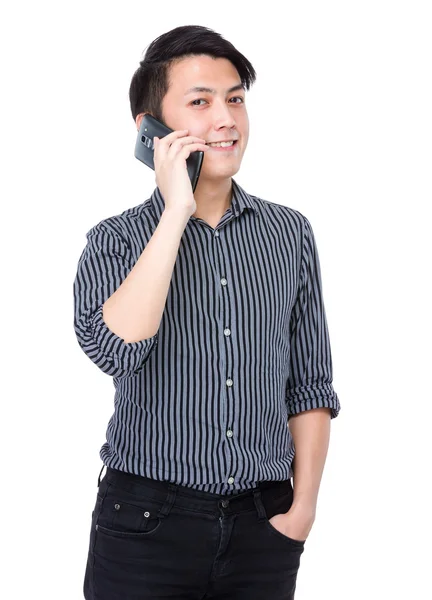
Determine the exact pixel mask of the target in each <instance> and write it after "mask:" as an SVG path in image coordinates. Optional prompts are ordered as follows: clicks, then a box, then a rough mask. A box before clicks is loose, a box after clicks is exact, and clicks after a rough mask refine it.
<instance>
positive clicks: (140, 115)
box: [135, 112, 147, 131]
mask: <svg viewBox="0 0 432 600" xmlns="http://www.w3.org/2000/svg"><path fill="white" fill-rule="evenodd" d="M146 114H147V113H145V112H144V113H139V115H137V116H136V119H135V123H136V128H137V131H139V129H140V127H141V121H142V120H143V117H144V115H146Z"/></svg>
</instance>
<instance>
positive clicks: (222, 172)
mask: <svg viewBox="0 0 432 600" xmlns="http://www.w3.org/2000/svg"><path fill="white" fill-rule="evenodd" d="M239 169H240V165H232V166H230V167H228V166H227V167H226V168H224V169H223V168H221V169H204V166H203V168H202V169H201V174H200V177H202V178H203V179H207V180H209V181H210V180H214V181H220V180H221V179H228V178H230V177H233V176H234V175H235V174H236V173H238V171H239Z"/></svg>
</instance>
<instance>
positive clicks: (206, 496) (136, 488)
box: [104, 467, 293, 512]
mask: <svg viewBox="0 0 432 600" xmlns="http://www.w3.org/2000/svg"><path fill="white" fill-rule="evenodd" d="M104 479H105V480H106V482H107V483H109V484H111V485H114V486H118V487H120V488H122V489H124V490H127V491H129V492H131V493H134V494H137V495H139V494H142V495H143V496H144V497H149V496H151V497H153V498H155V499H158V500H163V498H164V496H166V495H167V494H168V492H169V491H172V490H174V489H175V492H176V500H175V503H176V505H178V506H182V505H183V506H184V507H186V508H193V509H195V510H202V511H203V512H207V511H208V512H215V511H217V510H218V508H219V507H223V508H224V509H229V510H228V511H227V512H231V511H233V512H243V511H248V510H253V509H254V508H255V501H254V490H255V493H256V490H258V491H259V493H260V495H261V497H262V499H263V501H264V502H266V501H271V499H273V498H279V497H280V496H282V495H285V496H292V494H293V488H292V485H291V480H290V479H287V480H284V481H262V482H260V483H258V485H257V486H255V487H253V488H250V489H249V490H245V491H243V492H240V493H238V494H230V495H224V494H214V493H212V492H205V491H201V490H195V489H193V488H190V487H187V486H183V485H178V484H175V483H171V482H168V481H159V480H156V479H150V478H148V477H143V476H141V475H134V474H131V473H126V472H124V471H119V470H118V469H112V468H111V467H106V474H105V477H104Z"/></svg>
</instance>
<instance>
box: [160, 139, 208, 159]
mask: <svg viewBox="0 0 432 600" xmlns="http://www.w3.org/2000/svg"><path fill="white" fill-rule="evenodd" d="M191 143H194V144H202V145H204V146H205V140H204V139H202V138H199V137H197V136H195V135H189V136H187V137H184V138H180V139H177V140H175V141H174V142H173V143H172V144H171V146H170V147H169V149H168V152H167V156H169V157H170V158H171V159H172V158H174V156H176V155H177V154H178V153H179V152H180V151H181V150H182V148H184V147H185V146H188V145H190V144H191Z"/></svg>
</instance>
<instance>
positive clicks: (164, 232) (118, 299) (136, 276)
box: [103, 210, 188, 343]
mask: <svg viewBox="0 0 432 600" xmlns="http://www.w3.org/2000/svg"><path fill="white" fill-rule="evenodd" d="M187 221H188V218H187V216H186V215H183V213H181V212H178V213H176V212H169V211H167V210H165V211H164V212H163V213H162V216H161V219H160V222H159V224H158V226H157V228H156V230H155V231H154V233H153V236H152V237H151V239H150V241H149V242H148V244H147V246H146V247H145V249H144V251H143V252H142V254H141V256H140V257H139V259H138V261H137V262H136V264H135V265H134V267H133V269H132V270H131V272H130V273H129V275H128V276H127V278H126V279H125V280H124V281H123V283H122V284H121V286H120V287H119V288H118V289H117V290H116V291H115V293H114V294H113V295H112V296H111V297H110V298H108V300H107V301H106V302H105V303H104V306H103V319H104V321H105V323H106V324H107V325H108V327H109V328H110V329H111V331H113V332H114V333H115V334H117V335H118V336H120V337H121V338H123V339H124V341H125V342H127V343H129V342H137V341H140V340H144V339H147V338H150V337H151V336H153V335H155V334H156V332H157V330H158V328H159V325H160V321H161V318H162V314H163V311H164V307H165V303H166V298H167V295H168V290H169V285H170V282H171V278H172V273H173V269H174V264H175V261H176V258H177V253H178V248H179V245H180V240H181V237H182V234H183V231H184V228H185V227H186V224H187Z"/></svg>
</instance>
